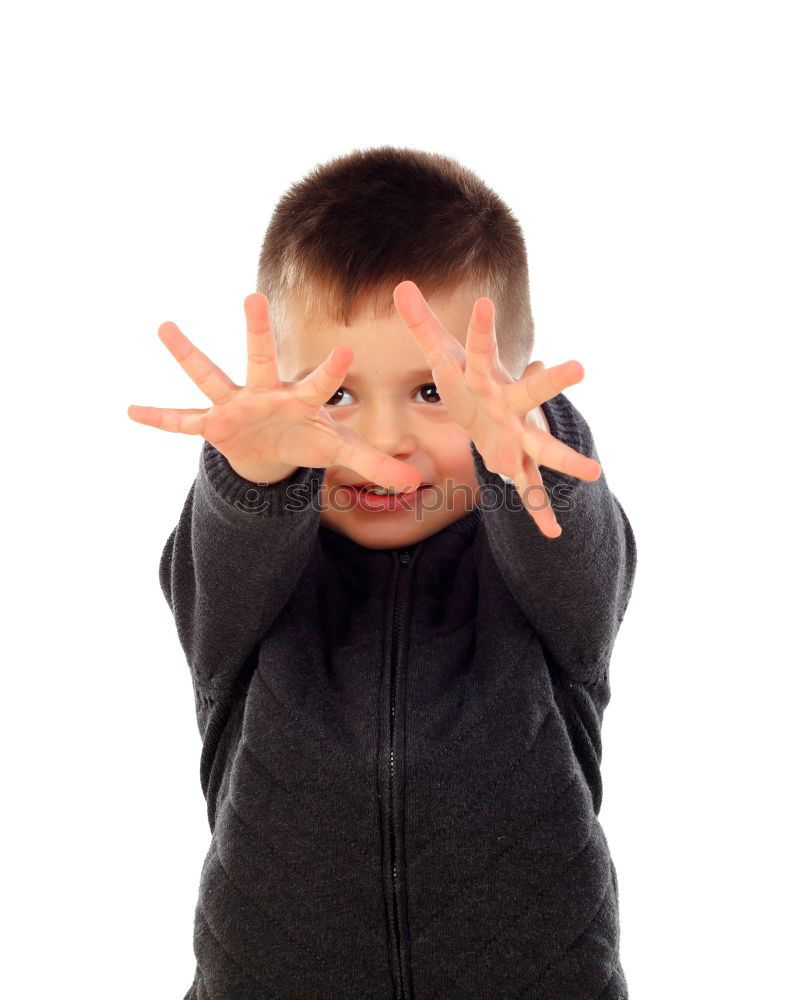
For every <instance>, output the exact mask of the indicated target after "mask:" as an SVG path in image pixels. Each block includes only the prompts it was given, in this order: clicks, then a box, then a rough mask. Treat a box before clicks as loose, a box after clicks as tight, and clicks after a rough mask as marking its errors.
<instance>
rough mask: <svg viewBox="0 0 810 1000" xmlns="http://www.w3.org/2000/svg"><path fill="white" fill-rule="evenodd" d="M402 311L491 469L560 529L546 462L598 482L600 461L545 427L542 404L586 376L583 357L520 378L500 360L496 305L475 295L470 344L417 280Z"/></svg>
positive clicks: (551, 527) (552, 531) (402, 286)
mask: <svg viewBox="0 0 810 1000" xmlns="http://www.w3.org/2000/svg"><path fill="white" fill-rule="evenodd" d="M394 304H395V306H396V309H397V312H398V313H399V315H400V318H401V319H402V321H403V322H404V323H405V325H406V326H407V327H408V329H409V330H410V331H411V333H413V335H414V337H415V338H416V341H417V343H418V344H419V347H420V348H421V350H422V353H423V354H424V356H425V358H426V360H427V362H428V364H429V365H430V368H431V371H432V372H433V379H434V381H435V383H436V388H437V389H438V390H439V394H440V395H441V397H442V402H443V404H444V407H445V409H446V410H447V412H448V413H449V414H450V416H451V417H452V418H453V420H455V422H456V423H457V424H459V425H460V426H461V427H463V428H464V430H465V431H466V432H467V433H468V434H469V435H470V438H471V439H472V441H473V443H474V445H475V447H476V448H477V449H478V451H479V452H480V454H481V457H482V458H483V459H484V464H485V465H486V467H487V468H488V469H489V470H490V472H494V473H497V474H498V475H501V476H507V477H508V478H509V479H511V480H513V482H514V484H515V488H516V489H517V491H518V494H519V495H520V498H521V501H522V502H523V505H524V507H526V509H527V510H528V511H529V514H530V516H531V517H532V519H533V520H534V522H535V524H536V525H537V527H538V528H539V529H540V531H541V532H542V533H543V534H544V535H546V536H547V537H548V538H557V537H558V536H559V535H560V534H562V528H560V526H559V523H558V522H557V518H556V517H555V516H554V512H553V511H552V509H551V504H550V502H549V501H548V496H547V494H546V491H545V487H544V486H543V480H542V478H541V476H540V469H539V466H540V465H545V466H547V467H548V468H550V469H556V470H557V471H558V472H562V473H565V474H566V475H569V476H576V478H577V479H584V480H587V481H589V482H593V481H594V480H596V479H598V478H599V477H600V476H601V474H602V466H601V465H600V464H599V462H597V461H596V460H595V459H593V458H588V457H587V456H586V455H581V454H580V453H579V452H578V451H575V450H574V449H573V448H570V447H569V446H568V445H567V444H563V442H562V441H558V440H557V439H556V438H555V437H553V436H552V435H551V434H549V433H548V432H547V431H546V430H544V429H543V425H542V423H541V417H540V415H539V411H538V407H539V405H540V404H541V403H544V402H546V400H549V399H552V398H553V397H554V396H556V395H557V394H558V393H559V392H562V391H563V389H566V388H567V387H568V386H570V385H575V384H576V383H577V382H581V381H582V379H583V378H584V377H585V371H584V369H583V367H582V365H581V364H580V363H579V362H578V361H565V362H563V363H562V364H560V365H554V366H553V367H552V368H546V367H545V366H544V365H543V363H542V362H541V361H535V362H533V363H532V364H530V365H529V366H528V367H527V368H526V369H525V371H524V373H523V375H522V376H521V378H520V379H517V380H515V379H513V378H512V376H511V375H510V374H509V373H508V372H507V371H506V369H505V368H504V367H503V365H502V364H501V361H500V358H499V356H498V344H497V340H496V336H495V304H494V303H493V301H492V299H490V298H486V297H484V298H479V299H476V301H475V303H474V305H473V310H472V315H471V317H470V323H469V326H468V327H467V341H466V347H462V346H461V344H460V343H459V342H458V340H456V338H455V337H454V336H453V335H452V334H451V333H450V332H449V331H448V330H447V329H445V327H444V326H442V324H441V323H440V322H439V320H438V318H437V317H436V314H435V313H434V312H433V310H432V309H431V308H430V306H429V305H428V304H427V302H426V301H425V298H424V296H423V295H422V293H421V292H420V291H419V288H418V287H417V285H416V284H415V283H414V282H413V281H402V282H400V283H399V284H398V285H397V287H396V288H395V289H394Z"/></svg>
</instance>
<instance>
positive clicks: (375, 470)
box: [332, 426, 422, 490]
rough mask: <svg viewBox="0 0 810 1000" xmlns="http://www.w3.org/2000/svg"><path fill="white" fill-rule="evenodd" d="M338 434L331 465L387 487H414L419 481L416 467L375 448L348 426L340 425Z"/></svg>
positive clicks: (388, 488) (391, 488) (420, 480)
mask: <svg viewBox="0 0 810 1000" xmlns="http://www.w3.org/2000/svg"><path fill="white" fill-rule="evenodd" d="M338 433H339V437H340V440H339V445H338V449H337V453H336V455H335V458H334V461H333V462H332V464H333V465H344V466H346V468H348V469H354V471H355V472H359V473H360V475H361V476H364V477H365V478H366V479H368V480H369V482H372V483H376V484H377V485H378V486H382V487H383V489H387V490H401V489H404V488H405V487H408V486H413V487H416V486H418V485H419V484H420V483H421V482H422V474H421V473H420V472H419V470H418V469H416V468H414V467H413V466H412V465H407V464H406V463H405V462H401V461H400V460H399V459H398V458H393V457H392V456H391V455H386V454H385V453H384V452H382V451H379V450H378V449H377V448H374V447H373V446H372V445H370V444H368V442H366V441H364V440H363V438H361V437H360V435H359V434H357V433H356V432H354V431H352V430H350V429H349V428H348V427H343V426H340V427H339V429H338Z"/></svg>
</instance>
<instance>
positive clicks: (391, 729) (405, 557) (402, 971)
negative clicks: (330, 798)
mask: <svg viewBox="0 0 810 1000" xmlns="http://www.w3.org/2000/svg"><path fill="white" fill-rule="evenodd" d="M397 555H398V559H397V579H396V583H395V592H394V615H393V631H392V640H391V661H390V664H391V673H390V683H389V689H388V699H389V704H390V716H389V725H388V824H389V837H388V847H389V866H388V874H389V878H390V882H391V895H392V899H393V906H392V909H393V925H394V926H393V937H394V951H395V954H394V960H395V976H394V996H395V998H396V1000H409V997H410V988H409V983H408V977H406V968H405V966H406V962H405V957H404V954H403V936H404V927H403V924H404V907H403V906H402V899H401V887H400V883H401V879H402V873H401V872H398V871H397V856H398V838H397V822H396V812H395V809H394V794H395V787H396V780H395V779H396V752H395V747H396V728H395V724H396V717H395V716H396V681H397V667H398V665H399V659H400V655H399V654H400V634H401V631H402V603H401V601H400V572H399V571H400V567H402V566H407V565H408V564H409V563H410V560H411V552H410V550H408V549H405V550H400V551H399V552H398V553H397Z"/></svg>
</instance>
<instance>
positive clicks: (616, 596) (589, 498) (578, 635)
mask: <svg viewBox="0 0 810 1000" xmlns="http://www.w3.org/2000/svg"><path fill="white" fill-rule="evenodd" d="M541 407H542V410H543V413H544V414H545V416H546V419H547V421H548V424H549V429H550V433H551V434H552V436H553V437H555V438H557V439H558V440H559V441H562V442H563V443H564V444H567V445H569V446H570V447H571V448H574V449H575V450H576V451H578V452H581V453H582V454H584V455H587V456H588V457H590V458H594V459H596V461H597V462H598V461H599V455H598V453H597V451H596V447H595V445H594V441H593V437H592V435H591V431H590V428H589V427H588V425H587V423H586V422H585V420H584V418H583V417H582V415H581V414H580V412H579V411H578V410H577V409H576V407H575V406H574V405H573V403H571V401H570V400H569V399H568V398H567V397H566V396H565V395H564V394H563V393H558V394H557V395H556V396H554V397H553V398H552V399H550V400H548V401H547V402H545V403H543V404H541ZM470 449H471V451H472V454H473V462H474V465H475V470H476V474H477V477H478V481H479V484H480V486H481V487H482V490H481V503H480V505H479V506H480V510H481V520H482V523H483V525H484V527H485V530H486V534H487V540H488V543H489V547H490V549H491V551H492V555H493V558H494V560H495V563H496V565H497V567H498V569H499V571H500V573H501V575H502V576H503V578H504V580H505V582H506V585H507V586H508V588H509V590H510V591H511V593H512V595H513V597H514V598H515V600H516V602H517V603H518V605H519V606H520V608H521V610H522V611H523V613H524V614H525V615H526V617H527V618H528V619H529V621H530V622H531V624H532V626H533V628H534V629H535V631H536V632H537V633H538V635H539V637H540V641H541V645H542V647H543V650H544V653H545V655H546V657H547V658H548V659H549V661H550V665H551V666H552V667H553V669H554V670H556V672H557V673H558V675H559V676H564V677H567V678H568V679H569V680H572V681H575V682H579V683H592V682H594V681H597V680H604V679H607V674H608V664H609V662H610V656H611V651H612V649H613V645H614V642H615V639H616V635H617V633H618V630H619V626H620V624H621V621H622V619H623V618H624V614H625V611H626V610H627V605H628V602H629V600H630V593H631V591H632V587H633V581H634V577H635V570H636V542H635V538H634V535H633V530H632V528H631V526H630V522H629V520H628V518H627V515H626V514H625V512H624V510H623V508H622V506H621V505H620V503H619V501H618V500H617V499H616V497H615V496H614V495H613V493H612V492H611V491H610V489H609V487H608V484H607V481H606V479H605V473H604V469H603V470H602V475H601V476H600V477H599V479H598V480H596V481H595V482H585V481H584V480H581V479H576V478H575V477H573V476H567V475H565V474H564V473H561V472H557V471H556V470H554V469H549V468H546V467H544V466H541V469H540V471H541V475H542V477H543V483H544V485H545V487H546V492H547V493H548V495H549V499H550V501H551V505H552V508H553V509H554V513H555V515H556V517H557V520H558V521H559V523H560V527H561V528H562V535H560V536H559V537H558V538H547V537H546V536H545V535H543V534H542V533H541V532H540V530H539V528H538V527H537V525H536V524H535V523H534V521H533V520H532V517H531V515H530V514H529V512H528V511H527V510H526V509H525V507H524V506H523V503H522V501H521V499H520V495H519V493H518V492H517V489H516V488H515V486H514V483H513V482H512V480H511V479H508V478H505V477H501V476H499V475H498V474H496V473H493V472H490V471H489V470H488V469H487V467H486V465H485V464H484V460H483V458H482V457H481V454H480V453H479V451H478V449H477V448H476V447H475V444H474V442H472V441H470ZM538 502H539V500H538Z"/></svg>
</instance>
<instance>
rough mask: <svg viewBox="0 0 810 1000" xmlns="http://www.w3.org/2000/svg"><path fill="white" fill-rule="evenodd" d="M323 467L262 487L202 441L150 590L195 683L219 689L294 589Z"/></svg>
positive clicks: (310, 537) (314, 521)
mask: <svg viewBox="0 0 810 1000" xmlns="http://www.w3.org/2000/svg"><path fill="white" fill-rule="evenodd" d="M324 472H325V469H324V468H309V467H300V468H298V469H297V470H295V471H294V472H293V473H292V474H291V475H289V476H287V477H286V478H285V479H282V480H280V481H278V482H276V483H273V484H272V485H269V486H262V485H257V484H256V483H253V482H251V481H249V480H246V479H243V478H242V477H241V476H240V475H238V474H237V473H236V472H234V470H233V469H232V468H231V466H230V465H229V463H228V461H227V460H226V458H225V457H224V455H223V454H222V453H221V452H220V451H219V450H218V449H217V448H215V447H214V446H213V445H212V444H211V443H210V442H208V441H205V442H204V443H203V447H202V450H201V452H200V463H199V470H198V473H197V476H196V478H195V480H194V482H193V484H192V486H191V489H190V491H189V494H188V497H187V499H186V502H185V504H184V506H183V510H182V513H181V515H180V519H179V521H178V523H177V525H176V526H175V528H174V529H173V530H172V533H171V535H170V536H169V538H168V540H167V541H166V544H165V545H164V547H163V552H162V555H161V558H160V572H159V576H160V585H161V588H162V590H163V593H164V596H165V597H166V601H167V602H168V604H169V607H170V608H171V610H172V614H173V615H174V619H175V623H176V625H177V633H178V637H179V639H180V643H181V645H182V647H183V651H184V653H185V656H186V660H187V661H188V664H189V667H190V669H191V672H192V676H193V678H194V680H195V682H196V683H197V684H198V685H199V686H200V687H201V688H203V690H204V691H206V692H208V693H210V694H218V693H221V692H223V693H224V692H225V691H227V690H229V688H230V686H231V685H232V683H233V681H234V680H235V678H236V676H237V675H238V673H239V670H240V668H241V667H242V665H243V664H244V662H245V660H246V659H247V657H248V656H249V654H250V652H251V651H252V650H253V648H254V647H255V646H256V644H257V643H258V642H259V641H260V639H261V637H262V636H263V635H264V634H265V633H266V632H267V630H268V629H269V628H270V627H271V625H272V624H273V622H274V620H275V618H276V616H277V615H278V613H279V611H280V610H281V608H282V607H283V606H284V604H285V602H286V601H287V599H288V598H289V596H290V594H291V593H292V591H293V589H294V588H295V586H296V584H297V582H298V580H299V579H300V576H301V573H302V571H303V568H304V566H305V565H306V562H307V560H308V558H309V555H310V552H311V549H312V546H313V544H314V541H315V538H316V535H317V528H318V523H319V520H320V513H319V510H318V507H317V499H318V495H319V491H320V487H321V483H322V481H323V475H324Z"/></svg>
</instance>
